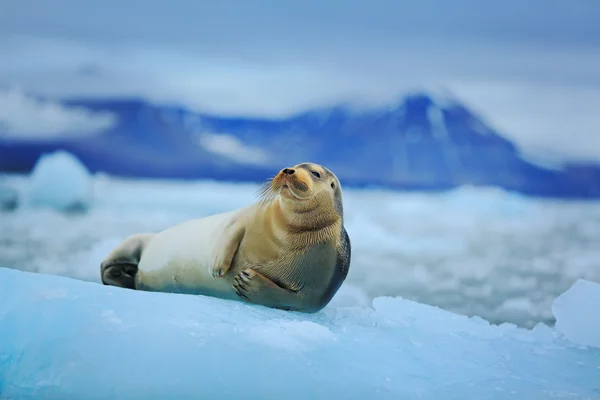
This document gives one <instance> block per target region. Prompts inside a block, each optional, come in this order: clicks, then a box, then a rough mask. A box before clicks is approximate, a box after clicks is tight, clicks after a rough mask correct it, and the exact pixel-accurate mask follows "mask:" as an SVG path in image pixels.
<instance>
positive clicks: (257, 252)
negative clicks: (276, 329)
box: [100, 163, 351, 313]
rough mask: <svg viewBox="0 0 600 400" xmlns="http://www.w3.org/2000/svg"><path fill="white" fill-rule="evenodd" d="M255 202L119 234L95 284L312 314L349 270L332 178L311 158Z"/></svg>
mask: <svg viewBox="0 0 600 400" xmlns="http://www.w3.org/2000/svg"><path fill="white" fill-rule="evenodd" d="M258 197H259V198H258V199H257V201H255V202H254V203H252V204H250V205H248V206H246V207H243V208H240V209H237V210H233V211H228V212H223V213H219V214H214V215H210V216H207V217H203V218H198V219H192V220H189V221H186V222H183V223H180V224H178V225H175V226H173V227H170V228H168V229H166V230H163V231H161V232H158V233H139V234H135V235H132V236H130V237H128V238H126V239H125V240H124V241H123V242H122V243H121V244H119V245H118V246H117V247H116V248H114V249H113V251H112V252H110V254H109V255H108V256H107V257H106V258H105V259H104V260H103V261H102V263H101V265H100V271H101V277H102V283H103V284H105V285H112V286H118V287H122V288H129V289H135V290H145V291H155V292H169V293H182V294H197V295H207V296H214V297H219V298H224V299H235V300H241V301H244V302H249V303H253V304H259V305H263V306H266V307H270V308H276V309H282V310H289V311H299V312H306V313H314V312H317V311H319V310H321V309H323V308H324V307H325V306H326V305H327V304H328V303H329V302H330V301H331V299H332V298H333V296H334V295H335V294H336V292H337V291H338V289H339V288H340V286H341V285H342V283H343V282H344V280H345V279H346V276H347V274H348V271H349V268H350V260H351V243H350V238H349V236H348V233H347V231H346V229H345V226H344V207H343V198H342V187H341V184H340V181H339V179H338V178H337V176H336V175H335V174H334V173H333V172H332V171H330V170H329V169H327V168H325V167H324V166H321V165H319V164H315V163H302V164H298V165H295V166H293V167H291V168H284V169H282V170H281V171H279V173H278V174H277V175H276V176H274V177H273V178H271V179H269V180H267V181H266V182H265V184H264V185H263V186H262V187H261V189H260V190H259V192H258Z"/></svg>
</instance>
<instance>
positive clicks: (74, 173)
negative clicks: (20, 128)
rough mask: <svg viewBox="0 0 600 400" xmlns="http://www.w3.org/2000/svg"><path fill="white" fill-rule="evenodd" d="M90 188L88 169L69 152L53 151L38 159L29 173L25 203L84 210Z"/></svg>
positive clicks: (89, 198)
mask: <svg viewBox="0 0 600 400" xmlns="http://www.w3.org/2000/svg"><path fill="white" fill-rule="evenodd" d="M91 188H92V182H91V176H90V173H89V171H88V170H87V168H86V167H85V166H84V165H83V164H82V163H81V161H79V160H78V159H77V158H76V157H75V156H74V155H72V154H71V153H69V152H66V151H63V150H59V151H55V152H53V153H48V154H44V155H42V156H41V157H40V158H39V160H38V161H37V163H36V165H35V167H34V169H33V171H32V173H31V176H30V181H29V188H28V191H27V205H28V206H32V207H51V208H56V209H59V210H62V211H78V210H85V209H87V208H88V206H89V203H90V200H91Z"/></svg>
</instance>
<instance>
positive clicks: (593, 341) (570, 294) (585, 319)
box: [552, 279, 600, 382]
mask: <svg viewBox="0 0 600 400" xmlns="http://www.w3.org/2000/svg"><path fill="white" fill-rule="evenodd" d="M599 307H600V284H598V283H595V282H590V281H586V280H583V279H579V280H577V281H576V282H575V283H574V284H573V286H571V287H570V288H569V290H567V291H566V292H565V293H563V294H561V295H560V296H558V298H557V299H556V300H555V301H554V304H553V305H552V312H553V313H554V316H555V317H556V330H557V331H559V332H560V333H562V334H563V335H565V336H566V337H567V338H568V339H569V340H571V341H573V342H575V343H580V344H582V345H586V346H596V347H600V311H598V308H599ZM599 379H600V376H599ZM599 382H600V380H599Z"/></svg>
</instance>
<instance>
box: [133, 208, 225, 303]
mask: <svg viewBox="0 0 600 400" xmlns="http://www.w3.org/2000/svg"><path fill="white" fill-rule="evenodd" d="M234 216H235V212H228V213H222V214H216V215H212V216H209V217H205V218H201V219H197V220H192V221H188V222H185V223H182V224H180V225H176V226H174V227H172V228H169V229H167V230H165V231H162V232H160V233H158V234H157V235H156V236H155V237H153V238H152V239H151V240H150V242H149V243H148V244H147V246H146V248H145V249H144V251H143V254H142V257H141V260H140V263H139V266H138V268H139V269H138V274H137V276H136V288H137V289H139V290H148V291H160V292H171V293H187V294H206V295H213V296H219V297H233V296H234V295H235V293H234V292H233V290H232V289H231V284H230V283H229V282H228V281H227V280H225V279H222V278H221V279H217V278H214V277H213V276H212V267H213V262H214V252H215V247H216V246H218V245H219V242H218V240H219V236H220V234H221V232H222V230H223V227H224V226H225V225H226V224H228V223H229V221H230V220H231V218H233V217H234ZM230 292H231V293H230Z"/></svg>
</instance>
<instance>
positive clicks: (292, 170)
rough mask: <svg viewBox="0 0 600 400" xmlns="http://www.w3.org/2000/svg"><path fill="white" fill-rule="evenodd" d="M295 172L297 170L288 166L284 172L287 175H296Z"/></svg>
mask: <svg viewBox="0 0 600 400" xmlns="http://www.w3.org/2000/svg"><path fill="white" fill-rule="evenodd" d="M294 172H296V171H295V170H294V169H292V168H286V169H284V170H283V173H284V174H286V175H294Z"/></svg>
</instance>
